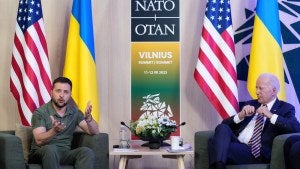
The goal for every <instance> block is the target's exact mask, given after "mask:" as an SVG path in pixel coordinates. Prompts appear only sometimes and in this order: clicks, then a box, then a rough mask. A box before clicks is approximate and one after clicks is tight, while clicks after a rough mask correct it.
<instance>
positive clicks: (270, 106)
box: [267, 97, 277, 110]
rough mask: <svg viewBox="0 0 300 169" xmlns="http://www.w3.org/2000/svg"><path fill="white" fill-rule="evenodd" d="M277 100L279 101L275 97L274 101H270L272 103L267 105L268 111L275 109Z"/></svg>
mask: <svg viewBox="0 0 300 169" xmlns="http://www.w3.org/2000/svg"><path fill="white" fill-rule="evenodd" d="M276 99H277V98H276V97H275V98H274V99H273V100H272V101H270V102H269V103H268V104H267V107H268V110H271V108H272V107H273V105H274V103H275V101H276Z"/></svg>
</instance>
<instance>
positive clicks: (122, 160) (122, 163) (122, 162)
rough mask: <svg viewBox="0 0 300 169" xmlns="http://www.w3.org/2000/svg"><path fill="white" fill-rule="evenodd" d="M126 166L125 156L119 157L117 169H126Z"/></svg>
mask: <svg viewBox="0 0 300 169" xmlns="http://www.w3.org/2000/svg"><path fill="white" fill-rule="evenodd" d="M126 164H127V156H126V155H121V156H120V161H119V169H126Z"/></svg>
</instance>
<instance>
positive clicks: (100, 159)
mask: <svg viewBox="0 0 300 169" xmlns="http://www.w3.org/2000/svg"><path fill="white" fill-rule="evenodd" d="M81 146H85V147H89V148H91V149H92V150H93V151H94V153H95V156H96V159H95V164H94V168H95V169H108V168H109V142H108V134H107V133H99V134H96V135H93V136H91V135H88V134H83V137H82V140H81Z"/></svg>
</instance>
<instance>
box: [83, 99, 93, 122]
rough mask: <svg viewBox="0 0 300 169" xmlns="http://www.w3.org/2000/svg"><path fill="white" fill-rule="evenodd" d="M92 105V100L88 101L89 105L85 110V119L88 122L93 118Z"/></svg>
mask: <svg viewBox="0 0 300 169" xmlns="http://www.w3.org/2000/svg"><path fill="white" fill-rule="evenodd" d="M92 109H93V107H92V105H91V102H90V101H88V103H87V105H86V108H85V112H84V119H85V121H86V122H91V121H92V120H93V117H92V114H91V113H92Z"/></svg>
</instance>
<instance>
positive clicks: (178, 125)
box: [176, 122, 186, 127]
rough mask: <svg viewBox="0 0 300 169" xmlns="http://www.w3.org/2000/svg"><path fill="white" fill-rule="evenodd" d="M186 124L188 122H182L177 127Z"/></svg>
mask: <svg viewBox="0 0 300 169" xmlns="http://www.w3.org/2000/svg"><path fill="white" fill-rule="evenodd" d="M185 124H186V122H182V123H180V124H179V125H177V126H176V127H180V126H184V125H185Z"/></svg>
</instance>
